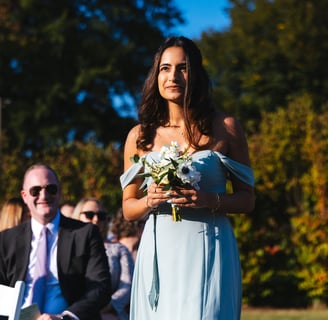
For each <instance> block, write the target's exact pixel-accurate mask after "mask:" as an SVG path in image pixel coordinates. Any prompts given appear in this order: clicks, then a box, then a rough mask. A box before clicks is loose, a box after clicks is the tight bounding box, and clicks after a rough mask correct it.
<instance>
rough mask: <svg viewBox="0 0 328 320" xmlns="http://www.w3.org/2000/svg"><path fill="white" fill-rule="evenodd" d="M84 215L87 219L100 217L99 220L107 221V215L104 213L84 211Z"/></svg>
mask: <svg viewBox="0 0 328 320" xmlns="http://www.w3.org/2000/svg"><path fill="white" fill-rule="evenodd" d="M82 213H83V214H84V215H85V216H86V218H87V219H89V220H92V219H93V217H94V216H95V215H97V216H98V219H99V220H106V217H107V213H106V212H104V211H97V212H95V211H82V212H81V214H82Z"/></svg>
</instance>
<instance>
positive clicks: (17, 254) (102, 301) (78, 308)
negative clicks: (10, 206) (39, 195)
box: [0, 215, 111, 320]
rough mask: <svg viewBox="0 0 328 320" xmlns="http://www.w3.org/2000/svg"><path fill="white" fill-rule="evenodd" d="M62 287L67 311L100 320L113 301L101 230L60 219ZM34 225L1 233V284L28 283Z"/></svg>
mask: <svg viewBox="0 0 328 320" xmlns="http://www.w3.org/2000/svg"><path fill="white" fill-rule="evenodd" d="M58 232H59V233H58V244H57V267H58V278H59V284H60V287H61V290H62V293H63V296H64V297H65V299H66V301H67V302H68V305H69V307H68V308H67V310H69V311H71V312H73V313H74V314H75V315H77V316H78V317H79V318H80V319H81V320H96V319H100V315H99V310H101V308H102V307H104V306H105V305H106V304H108V303H109V301H110V297H111V284H110V273H109V266H108V260H107V257H106V252H105V249H104V243H103V240H102V238H101V236H100V233H99V230H98V227H97V226H95V225H93V224H91V223H84V222H81V221H77V220H73V219H69V218H66V217H65V216H63V215H61V217H60V225H59V231H58ZM31 240H32V229H31V222H30V221H26V222H23V223H21V224H19V225H18V226H16V227H14V228H11V229H8V230H5V231H3V232H0V284H5V285H10V286H14V285H15V282H16V281H17V280H23V281H24V280H25V275H26V272H27V270H28V263H29V255H30V250H31Z"/></svg>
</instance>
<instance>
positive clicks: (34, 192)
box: [30, 184, 58, 197]
mask: <svg viewBox="0 0 328 320" xmlns="http://www.w3.org/2000/svg"><path fill="white" fill-rule="evenodd" d="M42 189H45V190H46V191H47V193H49V194H51V195H52V196H54V195H56V194H57V192H58V186H57V185H56V184H47V185H46V186H34V187H31V188H30V195H31V196H32V197H36V196H38V195H39V194H40V191H41V190H42Z"/></svg>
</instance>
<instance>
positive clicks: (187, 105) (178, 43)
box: [137, 36, 215, 150]
mask: <svg viewBox="0 0 328 320" xmlns="http://www.w3.org/2000/svg"><path fill="white" fill-rule="evenodd" d="M170 47H181V48H182V49H183V51H184V53H185V56H186V67H187V74H188V80H187V83H186V87H185V93H184V103H183V112H184V116H185V124H186V130H187V133H188V139H189V142H190V144H191V145H192V146H193V147H194V148H196V149H200V146H199V144H198V142H199V141H198V137H197V135H194V134H193V132H192V125H194V126H195V127H196V128H197V129H198V131H199V132H200V133H201V134H204V135H207V136H209V137H211V134H212V122H213V116H214V113H215V110H214V107H213V105H212V101H211V83H210V79H209V76H208V74H207V72H206V70H205V68H204V66H203V62H202V55H201V53H200V50H199V49H198V47H197V46H196V44H195V43H194V42H193V41H192V40H190V39H188V38H185V37H182V36H180V37H170V38H168V39H166V40H165V41H164V43H163V44H162V45H161V46H160V48H159V49H158V51H157V53H156V55H155V57H154V61H153V65H152V67H151V69H150V71H149V73H148V76H147V78H146V80H145V83H144V87H143V91H142V97H141V103H140V107H139V110H138V117H139V123H140V125H141V132H140V135H139V137H138V139H137V148H140V149H142V150H150V149H151V147H152V145H153V141H154V137H155V133H156V128H158V127H159V126H162V125H165V124H167V123H168V121H169V119H168V117H169V114H168V109H167V103H166V101H165V100H164V99H163V98H162V97H161V95H160V93H159V90H158V81H157V78H158V74H159V64H160V61H161V57H162V54H163V52H164V51H165V50H166V49H167V48H170Z"/></svg>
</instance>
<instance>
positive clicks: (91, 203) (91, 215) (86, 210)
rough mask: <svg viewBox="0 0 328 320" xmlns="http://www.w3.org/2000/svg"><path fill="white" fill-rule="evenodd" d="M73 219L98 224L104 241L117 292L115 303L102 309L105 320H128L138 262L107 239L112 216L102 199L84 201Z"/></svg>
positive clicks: (117, 243)
mask: <svg viewBox="0 0 328 320" xmlns="http://www.w3.org/2000/svg"><path fill="white" fill-rule="evenodd" d="M72 217H73V218H75V219H79V220H81V221H83V222H86V223H88V222H89V223H93V224H95V225H97V226H98V228H99V230H100V233H101V235H102V236H103V239H104V245H105V249H106V254H107V257H108V263H109V268H110V273H111V280H112V290H113V291H112V298H111V302H110V303H109V304H108V305H107V306H106V307H105V308H104V309H103V310H102V320H128V319H129V306H130V296H131V283H132V275H133V269H134V261H133V258H132V256H131V254H130V252H129V250H128V249H127V248H126V247H125V246H124V245H123V244H121V243H119V242H111V241H110V240H108V239H106V238H107V231H108V220H109V215H108V213H107V211H106V210H105V208H104V206H103V204H102V203H101V201H100V200H99V199H97V198H94V197H91V198H83V199H81V200H80V201H79V202H78V203H77V205H76V207H75V209H74V212H73V216H72Z"/></svg>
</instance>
